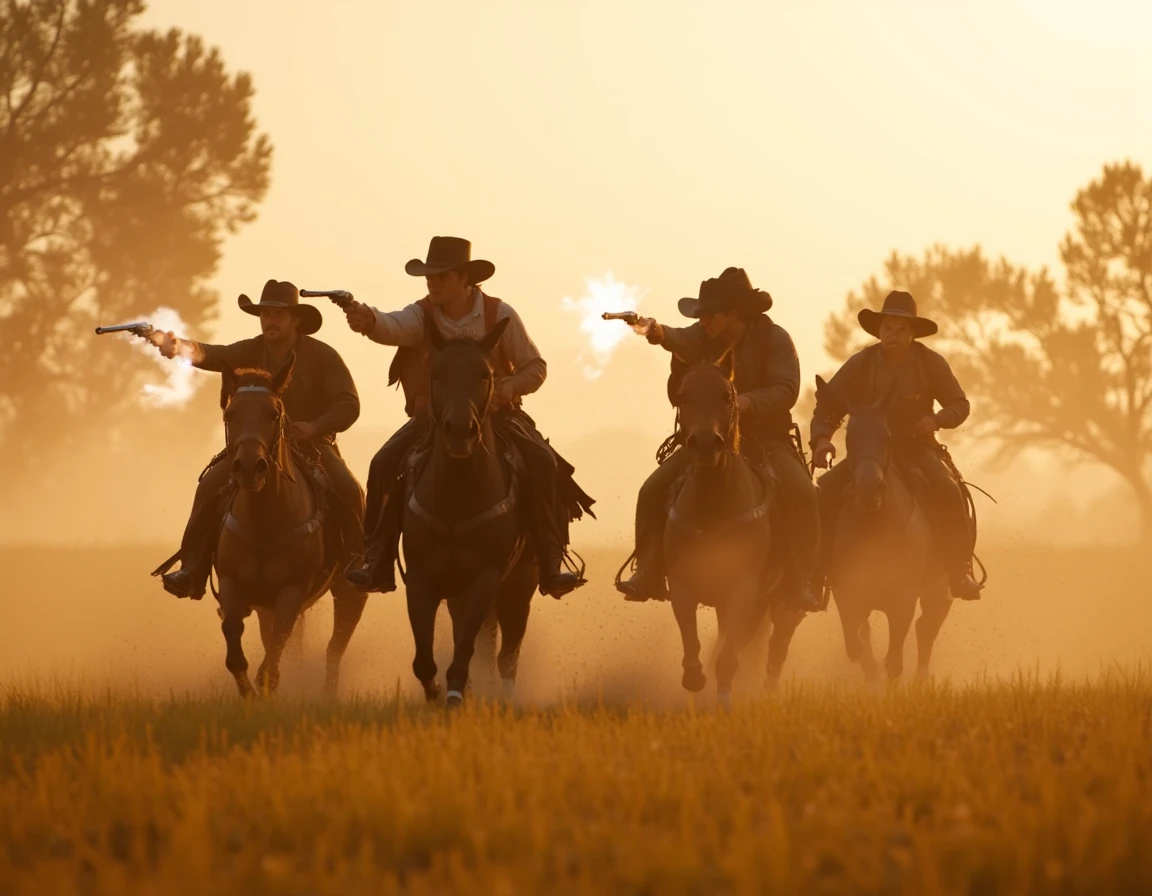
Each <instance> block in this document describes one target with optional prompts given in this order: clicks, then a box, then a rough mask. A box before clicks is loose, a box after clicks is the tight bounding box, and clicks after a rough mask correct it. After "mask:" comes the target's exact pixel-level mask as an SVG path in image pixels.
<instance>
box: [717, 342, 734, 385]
mask: <svg viewBox="0 0 1152 896" xmlns="http://www.w3.org/2000/svg"><path fill="white" fill-rule="evenodd" d="M716 366H717V367H719V368H720V372H721V373H723V374H724V376H725V377H726V378H727V379H728V382H732V381H733V380H734V379H736V361H735V359H734V358H733V357H732V349H731V347H729V348H728V349H726V350H725V351H724V354H722V355H721V356H720V357H719V358H717V359H716Z"/></svg>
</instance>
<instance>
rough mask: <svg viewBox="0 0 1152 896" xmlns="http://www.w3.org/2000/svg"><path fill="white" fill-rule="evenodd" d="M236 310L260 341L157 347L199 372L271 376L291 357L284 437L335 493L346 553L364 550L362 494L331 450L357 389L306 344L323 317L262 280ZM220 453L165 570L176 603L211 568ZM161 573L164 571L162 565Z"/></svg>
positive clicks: (336, 362) (223, 477)
mask: <svg viewBox="0 0 1152 896" xmlns="http://www.w3.org/2000/svg"><path fill="white" fill-rule="evenodd" d="M238 304H239V305H240V310H241V311H244V312H245V313H247V314H251V315H253V316H257V317H259V318H260V331H261V332H260V335H259V336H254V337H253V338H251V339H244V340H241V341H240V342H233V343H232V344H231V345H208V344H205V343H202V342H190V341H186V340H183V339H179V338H178V337H176V336H175V335H173V334H172V333H169V334H167V337H166V338H165V340H164V342H162V343H160V345H159V346H158V348H159V350H160V353H161V354H162V355H164V357H166V358H174V357H176V356H177V355H178V354H179V355H181V356H183V357H188V358H190V359H191V361H192V364H193V366H195V367H199V368H200V369H201V370H213V371H217V372H223V371H225V370H237V369H240V368H257V369H260V370H267V371H270V372H275V371H276V370H279V369H280V368H281V366H282V365H283V364H284V362H285V361H287V359H288V358H289V356H290V355H291V354H292V353H293V352H294V353H295V354H296V364H295V367H294V369H293V371H292V378H291V380H290V381H289V383H288V386H287V388H286V389H285V391H284V393H283V396H282V398H283V402H284V410H285V412H286V413H287V415H288V422H289V423H290V426H289V427H288V435H289V438H290V439H291V440H292V442H293V443H294V445H295V446H296V447H297V448H303V449H305V450H311V451H312V452H314V453H315V454H317V455H318V456H319V457H318V459H319V463H320V466H321V467H322V468H323V470H324V473H325V474H326V475H327V478H328V481H329V482H330V483H331V485H332V488H333V490H334V492H335V496H334V500H333V501H331V502H330V505H331V506H333V507H334V510H335V514H334V515H335V517H336V519H337V523H338V525H339V526H340V529H341V535H342V541H343V544H344V548H345V553H347V554H352V555H358V554H361V553H362V552H363V538H364V530H363V507H364V504H363V501H364V497H363V493H362V492H361V490H360V484H359V483H358V482H357V481H356V478H355V477H354V476H353V475H352V472H351V471H350V470H349V469H348V467H347V465H346V464H345V463H344V459H343V458H342V457H341V456H340V450H339V449H338V448H337V447H336V434H337V433H339V432H344V431H345V430H346V429H348V427H350V426H351V425H352V424H353V423H355V422H356V418H357V417H359V416H360V398H359V396H358V395H357V393H356V384H355V383H353V382H352V375H351V374H350V373H349V372H348V368H347V367H346V366H345V364H344V361H343V360H342V359H341V357H340V355H339V354H337V352H336V350H335V349H334V348H332V347H331V346H330V345H328V344H327V343H324V342H321V341H320V340H319V339H315V338H313V336H312V334H313V333H315V332H316V331H317V330H319V329H320V325H321V323H323V318H321V316H320V311H319V310H318V309H316V308H315V307H313V306H312V305H307V304H301V303H300V298H299V291H298V290H297V289H296V287H295V286H293V285H292V284H291V283H288V282H285V281H276V280H269V281H268V282H267V283H265V284H264V290H263V292H262V293H261V294H260V301H259V302H258V303H256V302H253V301H252V300H251V299H250V298H248V296H245V295H242V296H240V298H239V300H238ZM225 457H226V454H225V453H224V452H221V453H220V454H218V455H217V456H216V457H215V458H213V460H212V463H211V465H210V466H209V467H208V469H207V470H205V471H204V473H203V474H202V475H201V477H200V483H199V485H197V487H196V497H195V498H194V499H193V501H192V514H191V517H190V518H189V520H188V524H187V525H186V526H185V528H184V537H183V539H182V541H181V543H180V553H179V554H178V555H177V556H178V557H179V558H180V561H181V564H180V568H179V569H177V570H175V571H173V572H166V573H164V576H163V580H162V581H163V583H164V589H165V590H166V591H168V592H169V593H170V594H174V595H176V596H177V597H191V598H195V599H199V598H201V597H203V596H204V589H205V587H206V585H207V583H208V575H209V572H210V571H211V568H212V552H213V547H214V545H215V543H216V537H217V535H218V534H219V529H220V522H221V519H222V518H223V515H224V512H225V508H224V507H223V506H221V504H220V502H219V500H218V498H219V497H220V496H221V495H222V494H223V492H224V490H225V489H226V488H227V487H228V485H229V481H230V478H231V470H230V469H229V465H228V464H227V463H224V459H225ZM161 569H163V567H161Z"/></svg>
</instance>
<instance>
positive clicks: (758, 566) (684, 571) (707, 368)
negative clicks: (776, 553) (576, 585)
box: [664, 352, 803, 704]
mask: <svg viewBox="0 0 1152 896" xmlns="http://www.w3.org/2000/svg"><path fill="white" fill-rule="evenodd" d="M675 401H676V406H677V408H678V410H679V412H680V430H681V435H682V440H683V446H684V447H683V448H681V449H680V450H682V451H687V452H689V458H690V460H689V463H688V468H687V471H686V473H685V475H684V478H683V480H682V484H681V485H680V487H679V490H678V492H677V493H676V495H675V497H674V498H673V500H672V504H671V507H670V510H669V514H668V525H667V527H666V528H665V532H664V556H665V558H666V568H667V570H668V585H669V591H670V599H671V601H672V610H673V612H674V613H675V615H676V622H677V623H678V625H679V626H680V636H681V639H682V640H683V642H684V675H683V679H682V682H681V683H682V684H683V686H684V687H685V688H686V689H687V690H689V691H699V690H702V689H703V687H704V685H705V683H706V677H705V675H704V669H703V666H702V664H701V662H700V638H699V636H698V634H697V630H696V610H697V606H698V605H699V604H704V605H705V606H712V607H715V608H716V621H717V625H718V628H719V634H720V642H721V643H720V650H719V654H718V655H717V658H716V679H717V681H716V690H717V697H718V699H719V700H720V702H721V703H725V704H726V703H727V702H728V701H729V699H730V695H731V688H732V680H733V679H734V678H735V676H736V669H737V665H738V654H739V652H740V651H741V650H742V649H743V648H744V647H745V646H746V645H747V644H748V643H749V642H750V640H751V639H752V638H753V637H754V636H755V634H756V633H757V631H758V630H760V629H761V627H762V623H763V622H764V620H765V616H766V615H768V614H770V618H771V622H772V636H771V639H770V641H769V647H768V679H769V683H770V684H774V683H775V682H776V680H777V679H778V678H779V676H780V672H781V670H782V668H783V666H784V660H785V658H786V657H787V655H788V646H789V644H790V643H791V641H792V636H793V634H794V633H795V631H796V626H797V625H799V624H800V620H801V618H802V617H803V614H801V613H797V612H794V611H791V610H788V609H787V608H785V607H784V606H783V604H782V603H781V602H777V601H774V600H773V597H774V592H775V591H776V590H777V588H778V586H779V585H780V580H781V574H780V570H779V568H777V567H776V565H775V564H774V563H773V558H772V556H771V548H772V525H773V519H772V502H773V497H774V495H773V479H772V476H771V474H770V473H769V472H767V471H764V470H760V469H758V468H756V467H754V466H753V465H752V464H750V463H749V462H748V461H747V460H746V459H745V458H744V457H742V456H741V454H740V430H739V422H738V416H737V404H736V389H735V387H734V386H733V384H732V356H731V353H730V352H729V353H726V354H725V356H724V357H723V358H722V359H721V360H720V361H719V362H716V363H711V362H703V363H700V364H697V365H695V366H693V367H692V368H690V369H689V370H688V371H687V372H686V373H685V375H684V378H683V380H682V382H681V386H680V389H679V391H678V393H677V395H676V398H675Z"/></svg>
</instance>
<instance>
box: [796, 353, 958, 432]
mask: <svg viewBox="0 0 1152 896" xmlns="http://www.w3.org/2000/svg"><path fill="white" fill-rule="evenodd" d="M889 390H891V397H890V398H888V415H887V416H888V426H889V429H890V431H891V433H892V436H893V437H894V438H910V437H911V432H910V430H911V428H912V426H913V425H914V424H915V423H916V422H917V421H919V420H921V419H923V418H924V417H927V416H929V415H932V413H933V408H934V407H935V403H936V402H939V403H940V410H939V411H936V412H935V414H934V416H935V417H936V422H937V423H938V424H939V426H940V428H941V429H955V428H956V427H957V426H959V425H960V424H961V423H963V422H964V421H965V420H967V419H968V413H969V411H970V410H971V406H970V405H969V404H968V398H967V396H966V395H965V394H964V390H963V389H961V388H960V383H958V382H957V381H956V376H955V375H954V374H953V373H952V368H951V367H950V366H949V364H948V362H947V361H946V360H945V359H944V356H943V355H940V354H937V353H936V352H934V351H932V349H930V348H928V347H927V346H926V345H924V344H923V343H921V342H913V343H912V347H911V351H910V352H909V353H908V358H907V360H906V361H905V362H904V364H903V365H901V366H900V367H898V368H895V369H893V368H891V367H889V366H888V365H887V364H886V363H885V361H884V356H883V354H882V353H881V349H880V343H878V342H877V343H874V344H873V345H870V346H868V347H867V348H865V349H861V350H860V351H858V352H857V353H856V354H854V355H853V356H852V357H851V358H849V359H848V360H847V361H845V362H844V364H843V366H842V367H841V368H840V369H839V370H838V371H837V372H836V375H835V376H834V377H832V379H831V380H829V382H828V385H827V387H825V388H824V389H821V390H820V394H819V396H818V398H817V401H816V409H815V411H813V413H812V428H811V431H810V437H811V441H810V444H812V445H815V444H816V442H817V441H818V440H819V439H820V438H828V439H830V438H832V435H833V433H835V432H836V430H837V429H839V428H840V424H841V423H843V422H844V418H845V417H847V416H848V411H849V409H850V408H852V407H857V406H867V405H873V404H876V403H878V402H880V401H882V400H885V398H886V397H887V396H888V395H889Z"/></svg>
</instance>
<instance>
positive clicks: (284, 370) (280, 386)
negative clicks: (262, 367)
mask: <svg viewBox="0 0 1152 896" xmlns="http://www.w3.org/2000/svg"><path fill="white" fill-rule="evenodd" d="M295 366H296V352H292V354H290V355H289V356H288V360H287V361H285V362H284V366H283V367H281V368H280V369H279V370H278V371H276V376H274V377H272V391H273V392H275V393H276V394H277V395H279V394H280V393H281V392H283V391H284V390H285V389H286V388H288V383H290V382H291V381H292V369H293V368H294V367H295Z"/></svg>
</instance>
